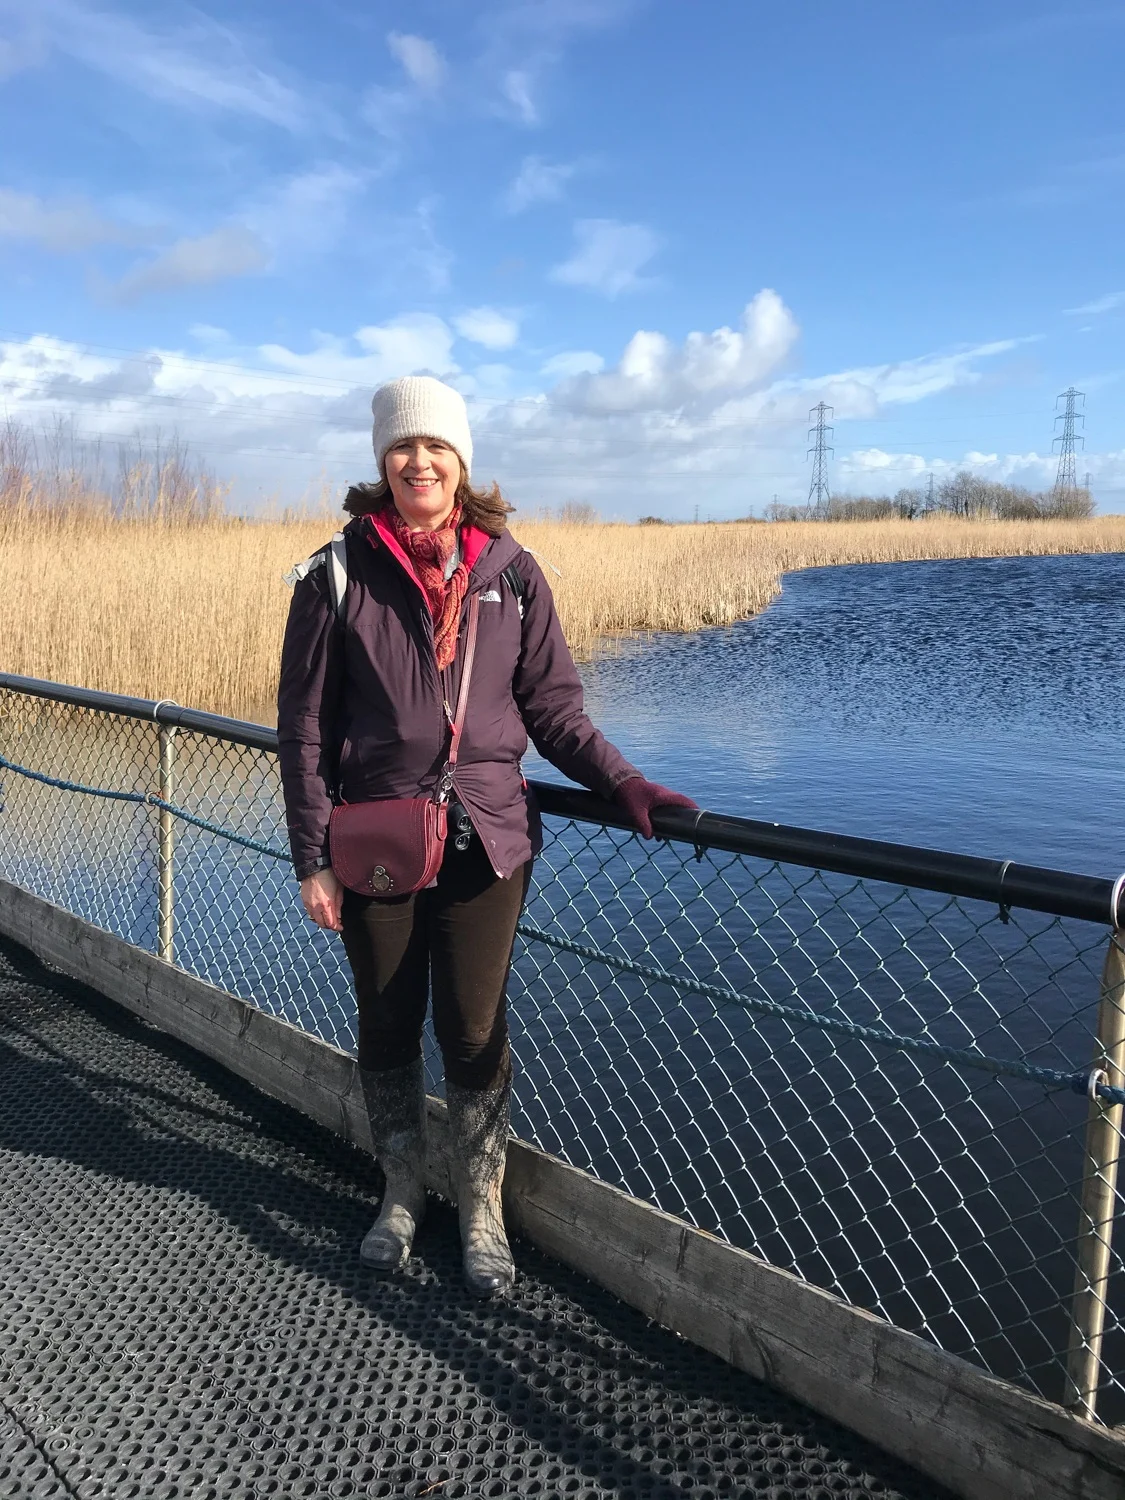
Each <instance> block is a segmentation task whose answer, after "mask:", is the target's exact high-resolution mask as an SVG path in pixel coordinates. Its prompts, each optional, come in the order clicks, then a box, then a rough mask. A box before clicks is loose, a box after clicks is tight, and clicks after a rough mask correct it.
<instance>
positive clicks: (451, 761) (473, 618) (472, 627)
mask: <svg viewBox="0 0 1125 1500" xmlns="http://www.w3.org/2000/svg"><path fill="white" fill-rule="evenodd" d="M479 619H480V592H479V590H478V592H477V593H475V594H473V595H472V596H471V597H470V599H469V628H468V631H467V633H466V636H465V660H464V662H463V664H462V667H461V687H460V690H459V692H458V694H457V712H456V714H455V715H454V716H453V719H452V721H451V723H450V726H449V727H450V730H451V732H452V734H451V738H450V741H449V756H448V758H447V759H446V762H445V765H444V767H443V768H442V773H441V775H440V776H439V777H438V783H437V786H436V787H435V788H434V801H435V802H445V801H446V800H447V799H448V797H449V794H450V792H451V791H452V790H453V771H454V767H455V766H456V765H457V751H458V749H459V747H460V744H461V731H462V729H464V727H465V712H466V710H467V709H468V707H469V682H470V680H471V679H472V675H473V661H474V659H475V658H476V654H477V622H478V620H479Z"/></svg>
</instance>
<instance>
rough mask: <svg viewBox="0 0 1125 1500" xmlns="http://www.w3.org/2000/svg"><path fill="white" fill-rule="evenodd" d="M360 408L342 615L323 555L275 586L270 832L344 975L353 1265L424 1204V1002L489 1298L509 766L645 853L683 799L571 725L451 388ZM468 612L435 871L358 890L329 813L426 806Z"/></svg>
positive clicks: (528, 583) (517, 828)
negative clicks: (277, 624)
mask: <svg viewBox="0 0 1125 1500" xmlns="http://www.w3.org/2000/svg"><path fill="white" fill-rule="evenodd" d="M371 406H372V413H373V417H374V425H373V430H372V438H373V442H374V448H375V458H376V461H377V463H378V468H379V476H380V477H379V482H378V483H377V484H365V485H358V486H356V487H354V488H353V489H351V490H349V492H348V495H347V498H346V500H345V502H344V505H345V509H346V510H347V511H349V512H350V514H351V515H352V517H353V519H352V520H351V521H350V522H349V523H348V525H347V526H346V527H345V529H344V537H345V539H346V540H345V546H346V556H347V589H346V594H345V596H344V604H343V608H342V612H341V615H338V614H337V611H336V609H335V608H334V604H333V599H332V592H331V588H330V584H329V578H328V573H329V568H328V567H324V566H320V565H319V564H320V563H323V562H324V561H325V554H324V553H320V554H317V555H316V556H315V557H314V558H312V559H310V561H309V565H308V567H307V570H306V571H304V576H303V577H302V578H301V579H300V581H299V582H298V583H297V584H296V586H295V588H294V593H293V602H292V607H291V609H290V612H289V622H288V625H287V627H286V632H285V644H284V648H283V651H282V661H281V682H280V688H279V691H278V735H277V737H278V749H279V754H280V761H281V776H282V784H283V787H284V792H285V807H286V814H287V819H288V825H289V837H290V843H291V847H292V851H293V863H294V867H295V872H296V876H297V879H298V880H299V881H300V886H301V901H302V903H303V905H304V908H305V911H306V912H307V913H308V915H309V917H310V918H311V919H312V920H313V921H314V922H315V923H317V925H318V926H320V927H324V928H328V929H330V930H331V931H335V932H339V933H341V935H342V937H343V940H344V947H345V949H346V951H347V955H348V961H349V963H350V965H351V969H352V974H353V976H354V979H355V989H356V999H357V1005H358V1028H359V1068H360V1076H361V1078H362V1082H363V1090H364V1098H365V1101H366V1104H367V1108H368V1112H369V1114H370V1119H371V1136H372V1141H373V1143H374V1146H375V1151H376V1155H377V1156H378V1159H379V1162H380V1164H381V1166H382V1168H383V1171H384V1173H385V1175H386V1190H385V1192H384V1195H383V1201H382V1204H381V1207H380V1211H379V1217H378V1219H377V1220H376V1222H375V1224H374V1225H373V1227H372V1228H371V1230H370V1232H369V1233H368V1234H367V1236H366V1237H365V1239H364V1241H363V1244H362V1246H361V1249H360V1254H361V1257H362V1259H363V1260H364V1261H365V1262H366V1263H367V1264H369V1265H371V1266H374V1267H376V1268H379V1269H383V1270H390V1269H394V1268H396V1267H398V1266H400V1265H402V1264H404V1263H405V1261H406V1259H407V1257H408V1256H409V1254H410V1249H411V1244H412V1242H413V1238H414V1232H415V1229H416V1228H417V1226H418V1224H419V1223H420V1221H421V1218H422V1214H423V1210H424V1208H425V1201H426V1196H425V1187H424V1163H425V1095H424V1089H423V1072H422V1029H423V1023H424V1020H425V1014H426V1001H427V991H428V990H429V989H430V988H431V987H432V994H433V1018H434V1031H435V1034H436V1036H437V1040H438V1044H439V1046H440V1048H441V1053H442V1059H443V1062H444V1066H445V1078H446V1098H447V1101H448V1108H449V1125H450V1142H451V1151H452V1155H453V1161H454V1181H455V1186H456V1191H457V1199H458V1205H459V1214H460V1223H461V1236H462V1244H463V1250H464V1267H465V1278H466V1281H467V1282H468V1284H469V1286H470V1288H471V1289H472V1290H473V1291H475V1292H477V1293H479V1294H481V1295H492V1294H495V1293H498V1292H506V1291H507V1290H508V1289H509V1288H510V1287H511V1285H512V1281H513V1278H514V1274H515V1273H514V1268H513V1265H512V1257H511V1252H510V1251H509V1248H508V1242H507V1239H506V1237H505V1234H504V1222H503V1217H502V1212H501V1199H500V1187H501V1182H502V1179H503V1174H504V1156H505V1151H506V1146H507V1139H508V1119H509V1098H510V1093H511V1076H512V1075H511V1061H510V1058H509V1053H508V1032H507V1020H506V1014H505V987H506V984H507V978H508V968H509V964H510V961H511V953H512V944H513V942H514V939H515V927H516V921H517V919H518V917H519V913H520V909H521V907H522V905H523V902H524V898H525V897H526V894H527V888H528V882H529V880H530V876H531V864H532V860H533V858H534V856H535V854H536V853H537V852H538V850H539V847H540V842H541V839H540V828H539V820H538V815H537V813H536V812H535V809H534V806H533V804H532V802H531V801H530V798H529V795H528V791H527V788H526V786H525V783H524V781H523V778H522V775H521V771H520V757H521V756H522V755H523V754H524V752H525V750H526V748H527V738H528V735H530V737H531V739H532V741H533V742H534V744H535V746H536V748H537V749H538V750H539V751H540V753H541V754H542V755H544V756H545V757H546V758H547V759H548V760H550V761H551V762H552V763H553V764H554V765H556V766H557V767H558V768H559V770H560V771H562V772H563V773H564V774H565V775H567V776H570V777H572V778H573V779H574V780H576V781H579V782H582V783H583V784H584V785H586V786H588V787H590V788H591V789H592V790H594V791H596V792H600V793H601V794H602V795H603V796H605V797H612V798H614V799H615V800H616V801H617V802H618V803H619V804H620V805H621V806H622V807H623V808H624V809H625V810H626V811H627V813H628V814H629V816H630V818H631V819H632V820H633V822H634V823H635V824H636V826H637V827H638V828H639V829H640V831H641V832H642V833H643V834H644V835H645V836H646V837H651V836H652V825H651V823H650V821H649V813H650V812H651V810H652V809H653V808H656V807H694V806H695V804H694V803H693V802H690V801H689V800H688V799H687V798H686V797H681V796H679V795H678V794H677V793H675V792H670V791H668V790H667V789H666V788H664V787H661V786H657V785H656V784H655V783H653V782H650V781H646V780H645V779H644V777H643V776H642V775H641V773H640V772H639V771H638V770H636V768H635V767H633V766H631V765H630V764H629V763H628V762H627V761H626V760H625V758H624V756H622V755H621V753H620V751H618V750H616V749H615V748H614V747H613V746H612V745H610V744H609V743H607V741H606V740H605V739H604V738H603V737H602V735H601V734H600V733H599V732H598V731H597V730H596V729H595V728H594V726H593V724H592V723H591V722H590V720H589V719H588V718H587V717H586V714H585V713H584V711H583V706H582V689H581V685H580V683H579V679H578V674H577V672H576V671H575V668H574V662H573V660H572V658H571V655H570V652H569V650H568V649H567V645H566V642H565V640H564V639H563V633H562V629H561V627H560V625H559V621H558V616H557V615H556V613H555V607H554V602H553V600H552V598H551V591H550V589H549V587H548V586H547V582H546V579H545V578H544V577H543V574H542V572H541V571H540V569H539V567H538V565H537V564H536V563H535V561H534V559H533V558H532V557H531V556H530V555H529V554H528V553H527V552H525V551H524V550H523V549H522V548H521V547H520V546H519V544H518V543H517V542H515V541H514V540H513V539H512V537H511V535H510V534H509V532H508V531H507V528H506V513H507V512H508V511H509V510H510V509H511V507H510V506H508V505H507V504H506V503H505V501H504V500H503V499H502V498H501V495H500V492H499V490H498V489H497V487H496V486H495V485H493V486H492V488H491V489H489V490H482V489H474V488H473V486H472V485H471V483H470V466H471V464H472V456H473V444H472V438H471V436H470V434H469V423H468V416H467V413H466V411H465V403H464V401H463V400H462V398H461V396H460V395H459V394H458V392H457V391H455V390H453V389H451V388H450V387H449V386H447V385H443V384H442V383H441V382H440V381H438V380H434V379H432V378H431V377H429V376H411V377H408V378H407V379H404V380H394V381H391V382H390V384H388V385H385V386H382V387H381V388H380V389H379V390H378V391H376V393H375V396H374V399H373V401H372V403H371ZM513 569H514V571H513ZM298 571H302V570H298ZM474 594H476V595H477V596H478V598H479V601H480V602H479V605H478V606H477V617H478V638H477V648H476V653H475V658H474V664H473V668H472V674H471V683H470V691H469V693H468V696H467V714H466V718H465V724H464V731H463V734H462V736H461V741H460V752H459V757H458V760H457V765H456V770H455V774H454V779H453V789H452V794H451V797H452V800H451V803H450V838H449V840H448V842H447V844H446V850H445V855H444V858H443V862H442V864H441V868H440V871H439V873H438V875H437V878H436V881H435V883H434V884H433V885H432V886H431V887H429V888H426V889H423V890H420V891H418V892H417V893H415V894H411V895H398V896H396V895H390V896H384V897H375V896H363V895H359V894H357V893H356V891H355V890H352V889H346V888H345V887H344V886H343V885H342V884H341V882H340V880H339V879H338V878H337V876H336V875H335V874H334V873H333V870H332V868H331V861H330V858H329V851H328V822H329V816H330V814H331V812H332V808H333V805H334V803H335V802H337V801H342V802H347V803H357V802H373V801H378V800H381V799H384V798H400V797H419V796H426V795H428V794H430V793H432V792H433V790H434V787H435V784H436V781H437V778H438V776H439V773H440V772H441V770H442V767H443V766H444V764H445V760H446V757H447V754H448V750H449V742H450V722H451V718H452V714H451V711H450V709H449V705H450V704H453V703H456V702H457V694H458V690H459V685H460V676H461V666H462V657H463V650H464V644H465V631H464V623H465V618H466V615H467V609H466V604H467V601H470V600H471V599H472V596H473V595H474Z"/></svg>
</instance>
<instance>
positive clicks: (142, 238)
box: [0, 0, 1125, 517]
mask: <svg viewBox="0 0 1125 1500" xmlns="http://www.w3.org/2000/svg"><path fill="white" fill-rule="evenodd" d="M1123 44H1125V4H1109V5H1097V4H1093V5H1089V6H1087V7H1083V6H1081V5H1071V6H1069V7H1064V6H1062V5H1061V4H1056V5H1051V4H1036V3H1034V0H1031V3H1026V0H1025V3H1018V4H1017V3H1007V0H994V3H988V0H985V3H975V4H968V3H963V0H946V3H942V4H937V3H931V4H920V5H903V4H901V3H889V0H856V3H852V4H850V5H847V6H840V5H829V4H827V3H820V0H807V3H806V0H802V3H797V4H794V5H789V6H782V7H777V6H767V5H765V4H760V3H757V0H647V3H646V0H474V3H465V0H459V3H454V0H415V3H413V4H410V5H406V4H403V3H400V0H386V3H380V0H365V3H363V4H359V3H357V0H317V3H316V4H315V5H313V4H309V3H306V0H302V3H297V0H269V3H266V0H224V4H223V5H222V6H218V5H217V4H214V3H211V4H210V5H209V6H187V5H180V4H174V3H159V4H156V3H152V0H149V3H147V4H136V3H135V4H128V3H120V0H119V3H116V4H114V3H112V0H105V3H98V4H94V3H88V0H0V111H2V115H0V131H2V137H3V139H4V141H5V143H6V145H7V150H6V151H5V153H4V161H3V166H2V168H0V285H2V293H0V296H2V304H0V392H2V395H3V400H4V404H5V408H6V412H7V414H8V416H9V417H14V418H16V419H19V420H21V421H23V422H24V423H26V424H27V425H29V426H30V427H32V428H34V429H36V430H37V431H40V432H41V431H44V430H48V429H50V428H51V427H52V425H53V424H54V423H55V422H56V421H57V420H58V419H59V418H60V417H62V418H65V419H66V420H67V421H68V422H69V423H70V424H71V426H72V430H73V431H74V432H75V433H76V434H78V435H79V436H81V437H83V438H85V437H89V438H95V437H96V438H100V439H102V440H103V442H108V443H109V444H110V445H111V446H112V443H113V441H114V440H115V439H117V438H125V437H130V436H132V435H135V434H138V433H139V434H141V436H142V441H143V442H152V443H155V441H156V436H157V434H158V433H159V434H161V435H162V439H166V438H167V436H168V435H169V434H170V433H172V432H173V431H174V432H176V433H178V434H179V435H180V436H182V437H183V438H184V439H186V440H187V441H188V442H189V443H190V444H191V446H192V448H193V449H194V450H195V451H196V452H197V453H199V454H200V455H201V456H202V457H204V458H206V459H207V460H208V461H209V462H210V463H211V464H212V466H213V467H214V468H215V469H216V470H217V471H218V472H219V473H220V474H221V475H222V476H223V477H224V478H226V479H228V480H230V482H231V483H232V486H233V493H234V496H235V498H236V500H237V501H238V502H239V503H241V504H244V505H247V506H252V505H255V504H257V503H259V502H260V500H261V499H262V498H263V497H269V496H276V497H278V498H280V499H281V500H282V501H283V502H290V503H291V502H295V501H299V500H300V499H301V498H302V497H304V496H313V495H315V494H317V493H319V491H320V488H321V486H322V484H326V485H328V486H329V487H330V488H331V489H333V491H334V492H335V491H337V490H338V489H339V488H340V487H341V486H342V484H343V483H344V482H346V481H348V480H354V479H357V478H364V477H368V476H369V474H370V470H371V463H372V459H371V453H370V443H369V414H368V403H369V400H370V393H371V390H372V388H373V387H374V386H375V385H376V384H378V383H379V382H380V381H381V380H384V379H387V378H390V377H392V376H395V375H399V374H404V373H408V372H410V371H413V370H418V371H422V370H426V371H431V372H433V373H435V374H438V375H441V376H443V377H444V378H447V379H450V380H451V381H452V382H453V383H455V384H457V385H458V386H459V387H460V388H461V389H462V390H463V391H464V392H465V394H466V397H467V398H468V400H469V401H470V410H471V415H472V419H473V422H474V430H475V433H476V441H477V459H476V462H475V464H474V473H475V475H476V477H477V478H481V479H488V478H492V477H497V478H499V479H500V481H501V483H502V484H503V485H504V486H505V488H506V489H507V490H508V491H509V493H510V494H511V496H512V498H513V499H514V500H516V502H517V503H519V504H520V505H521V506H524V507H528V508H533V507H535V506H539V505H556V504H559V503H561V502H563V501H566V500H568V499H579V500H584V501H589V502H592V503H594V504H595V505H597V506H598V508H599V509H600V510H601V511H602V513H603V514H605V515H607V516H622V517H633V516H636V515H639V514H643V513H646V512H652V511H655V512H657V513H660V514H664V515H667V516H670V517H672V516H690V515H692V514H694V513H695V511H696V508H697V507H698V511H699V514H700V515H701V516H707V515H714V516H716V517H721V516H731V515H738V514H744V513H746V512H747V511H748V510H751V509H753V510H755V511H757V512H758V513H761V511H762V508H763V507H764V505H765V504H767V503H768V502H769V501H770V500H771V499H772V498H773V496H775V495H777V496H778V497H779V498H780V499H782V500H783V501H788V502H792V501H796V500H800V499H803V498H804V495H805V493H806V492H807V488H808V470H809V465H808V463H807V460H806V451H805V450H806V447H807V443H806V428H807V425H808V411H809V408H810V407H812V406H813V405H814V404H815V403H816V402H817V401H819V400H822V399H823V400H825V401H828V402H829V403H831V405H832V406H833V407H834V409H835V455H834V461H833V469H832V473H831V479H832V485H833V489H834V490H835V491H837V492H842V491H853V492H855V491H865V492H869V493H872V492H878V493H882V492H893V490H895V489H896V488H898V487H899V486H900V485H903V484H912V483H915V484H916V483H924V482H925V477H926V475H927V474H928V473H929V472H930V471H931V470H933V471H934V472H935V474H936V476H937V477H938V478H939V479H940V478H941V477H942V476H943V475H944V474H946V473H949V472H951V471H952V470H955V469H957V468H959V467H969V468H973V469H976V470H977V471H979V472H980V473H982V474H987V475H989V476H992V477H997V478H1008V479H1013V480H1015V481H1017V482H1020V483H1025V484H1029V485H1031V486H1033V487H1035V488H1040V487H1043V486H1045V485H1048V484H1050V482H1051V481H1052V479H1053V477H1054V460H1053V458H1052V456H1051V436H1052V420H1053V416H1054V408H1055V398H1056V396H1057V394H1058V393H1059V392H1060V391H1062V390H1063V389H1064V388H1065V387H1067V386H1068V385H1071V384H1074V385H1076V386H1078V387H1079V388H1080V389H1081V390H1083V391H1084V392H1085V393H1086V403H1085V406H1086V417H1087V428H1086V435H1087V451H1086V452H1085V453H1084V454H1081V455H1080V456H1079V460H1078V469H1079V475H1080V476H1081V475H1082V474H1084V473H1085V472H1086V470H1087V469H1088V470H1089V471H1090V473H1091V475H1092V476H1093V487H1094V490H1095V494H1096V495H1097V496H1098V498H1099V502H1100V507H1101V509H1103V510H1116V511H1121V510H1125V415H1123V409H1122V395H1123V392H1125V354H1123V350H1122V336H1123V334H1125V250H1123V247H1125V204H1123V195H1122V188H1123V185H1125V118H1123V112H1122V107H1121V103H1120V78H1121V75H1122V63H1123V61H1125V45H1123Z"/></svg>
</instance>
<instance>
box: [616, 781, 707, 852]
mask: <svg viewBox="0 0 1125 1500" xmlns="http://www.w3.org/2000/svg"><path fill="white" fill-rule="evenodd" d="M613 800H614V801H615V802H617V803H620V805H621V806H622V807H623V808H624V809H625V811H626V813H627V814H628V815H629V817H630V818H631V819H632V820H633V822H634V823H635V824H636V825H637V830H638V832H639V833H640V835H641V837H642V838H646V839H650V838H652V836H653V833H652V819H651V818H650V817H649V813H651V812H652V810H653V808H654V807H692V808H698V806H699V804H698V802H693V801H692V800H691V798H690V797H684V796H681V794H680V793H679V792H671V791H669V790H668V788H667V787H666V786H660V785H659V783H657V782H655V781H646V780H645V779H644V777H643V776H630V777H629V779H628V781H622V782H620V783H619V785H618V786H617V787H616V788H615V789H614V793H613Z"/></svg>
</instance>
